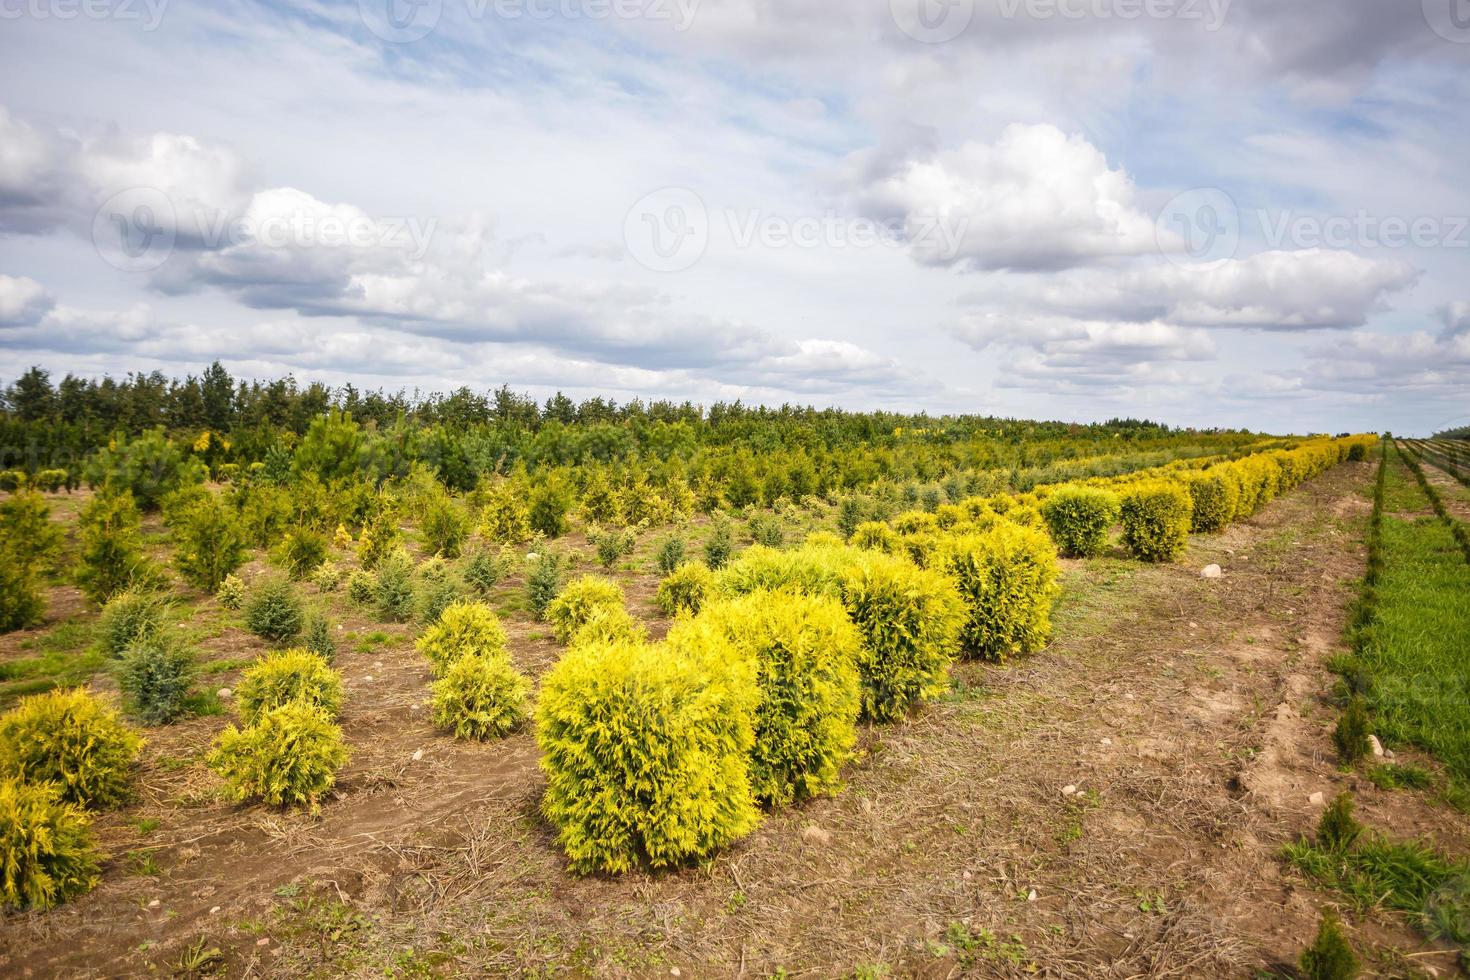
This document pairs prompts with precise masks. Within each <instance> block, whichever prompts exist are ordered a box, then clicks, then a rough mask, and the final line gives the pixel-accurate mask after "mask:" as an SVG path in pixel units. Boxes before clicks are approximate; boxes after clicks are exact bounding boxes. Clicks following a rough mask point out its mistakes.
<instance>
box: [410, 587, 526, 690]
mask: <svg viewBox="0 0 1470 980" xmlns="http://www.w3.org/2000/svg"><path fill="white" fill-rule="evenodd" d="M505 642H506V637H505V629H504V627H502V626H501V625H500V620H499V619H498V618H497V617H496V615H495V611H494V610H493V609H491V608H490V607H489V606H487V605H485V604H484V603H483V602H456V603H453V604H452V605H450V606H449V607H447V608H446V609H445V610H444V612H443V613H441V614H440V615H439V619H438V621H437V622H435V623H434V624H433V625H432V626H430V627H429V628H428V629H426V630H424V632H423V633H422V634H421V635H420V636H419V638H418V640H417V641H416V643H415V644H414V645H415V646H416V647H417V648H418V651H419V653H421V654H423V655H424V656H425V657H426V658H428V661H429V664H430V666H431V667H432V668H433V670H434V673H435V674H437V675H441V676H442V675H443V673H444V672H445V671H446V670H447V669H448V668H449V666H450V665H451V664H453V663H454V662H455V661H456V660H458V659H459V658H461V657H469V656H485V657H491V656H504V655H505Z"/></svg>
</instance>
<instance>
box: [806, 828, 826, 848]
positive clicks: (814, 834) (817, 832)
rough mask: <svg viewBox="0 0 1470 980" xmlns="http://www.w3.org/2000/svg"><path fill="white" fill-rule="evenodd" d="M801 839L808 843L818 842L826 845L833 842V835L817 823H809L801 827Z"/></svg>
mask: <svg viewBox="0 0 1470 980" xmlns="http://www.w3.org/2000/svg"><path fill="white" fill-rule="evenodd" d="M801 839H802V840H803V841H805V842H806V843H808V844H817V845H820V846H824V847H825V846H826V845H828V844H830V843H832V835H831V834H829V833H828V832H827V831H825V830H823V829H822V828H821V827H818V826H817V825H816V824H809V825H808V826H806V827H803V828H802V829H801Z"/></svg>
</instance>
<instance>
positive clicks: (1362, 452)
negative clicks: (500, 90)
mask: <svg viewBox="0 0 1470 980" xmlns="http://www.w3.org/2000/svg"><path fill="white" fill-rule="evenodd" d="M1347 458H1348V462H1349V463H1361V462H1362V461H1363V460H1365V459H1367V458H1368V447H1367V446H1366V445H1364V444H1363V443H1361V442H1355V443H1353V444H1352V445H1351V446H1349V447H1348V454H1347Z"/></svg>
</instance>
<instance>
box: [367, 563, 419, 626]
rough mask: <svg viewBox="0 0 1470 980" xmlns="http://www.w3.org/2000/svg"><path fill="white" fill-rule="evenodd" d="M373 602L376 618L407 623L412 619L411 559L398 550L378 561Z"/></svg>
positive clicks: (389, 621)
mask: <svg viewBox="0 0 1470 980" xmlns="http://www.w3.org/2000/svg"><path fill="white" fill-rule="evenodd" d="M376 575H377V581H376V582H375V583H374V589H373V602H374V603H375V604H376V605H377V610H378V618H379V619H381V620H383V621H384V622H388V623H407V622H409V621H410V620H412V619H413V613H414V608H413V606H414V601H413V600H414V594H413V560H412V559H410V558H409V557H408V555H407V554H406V553H405V552H404V551H402V550H401V549H400V550H397V551H394V552H393V553H392V554H390V555H387V556H386V557H384V558H383V560H382V561H380V562H378V568H377V572H376Z"/></svg>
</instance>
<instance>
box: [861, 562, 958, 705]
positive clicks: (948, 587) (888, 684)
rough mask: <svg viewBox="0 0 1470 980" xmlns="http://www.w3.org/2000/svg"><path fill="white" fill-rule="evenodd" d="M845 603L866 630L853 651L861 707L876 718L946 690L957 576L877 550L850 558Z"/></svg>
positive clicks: (955, 630) (954, 638) (953, 635)
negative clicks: (855, 659)
mask: <svg viewBox="0 0 1470 980" xmlns="http://www.w3.org/2000/svg"><path fill="white" fill-rule="evenodd" d="M840 594H841V597H842V604H843V606H844V607H845V608H846V609H847V614H848V615H849V616H850V617H851V618H852V621H853V622H854V623H855V624H857V627H858V630H859V631H860V632H861V633H862V635H863V646H862V649H861V650H860V651H859V654H858V673H859V676H860V677H861V678H862V706H863V713H864V714H865V715H867V716H868V717H870V718H873V719H874V720H877V721H888V720H890V719H893V718H898V717H900V716H902V715H903V714H905V713H906V712H907V711H908V710H909V709H910V708H911V707H912V706H913V705H915V704H916V703H918V702H920V701H924V700H927V699H929V698H931V697H935V696H937V695H939V694H942V693H943V692H944V691H945V690H946V689H947V688H948V682H949V665H950V663H951V661H952V660H953V659H954V653H955V649H956V647H957V646H958V641H959V636H960V629H961V627H962V626H963V625H964V622H965V610H964V605H963V603H962V602H961V601H960V597H959V594H958V593H957V592H956V590H955V585H954V582H953V581H952V580H951V579H950V578H949V577H948V576H945V575H943V574H940V573H939V572H936V571H930V570H927V569H921V568H919V567H917V566H916V565H914V564H913V563H912V562H910V561H909V560H908V559H906V558H899V557H896V556H893V555H885V554H882V553H880V552H876V551H858V552H856V553H855V554H852V555H850V556H848V557H847V559H846V561H845V567H844V568H843V569H842V573H841V579H840Z"/></svg>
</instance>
